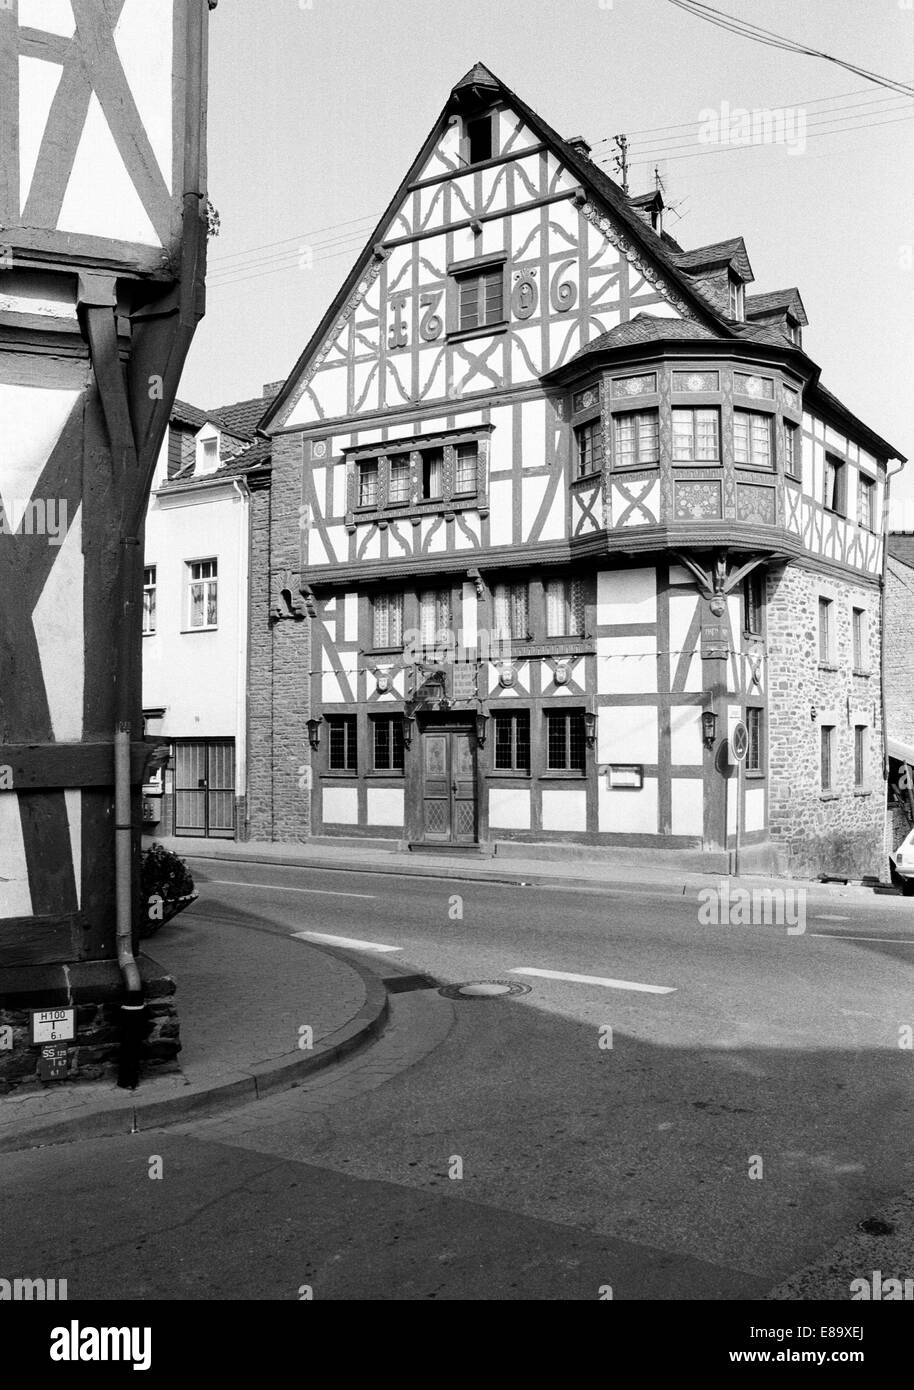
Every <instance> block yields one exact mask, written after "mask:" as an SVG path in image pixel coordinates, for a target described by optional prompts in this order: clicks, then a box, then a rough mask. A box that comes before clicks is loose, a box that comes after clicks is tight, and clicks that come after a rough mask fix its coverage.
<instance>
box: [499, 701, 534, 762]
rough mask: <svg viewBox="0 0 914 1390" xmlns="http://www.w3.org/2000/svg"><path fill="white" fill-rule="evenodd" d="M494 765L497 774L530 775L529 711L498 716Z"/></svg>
mask: <svg viewBox="0 0 914 1390" xmlns="http://www.w3.org/2000/svg"><path fill="white" fill-rule="evenodd" d="M494 764H495V770H496V772H515V773H521V774H524V773H529V771H530V712H529V710H519V711H518V712H517V713H516V714H496V716H495V752H494Z"/></svg>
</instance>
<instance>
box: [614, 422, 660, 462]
mask: <svg viewBox="0 0 914 1390" xmlns="http://www.w3.org/2000/svg"><path fill="white" fill-rule="evenodd" d="M613 424H614V428H615V459H614V460H613V462H614V465H615V467H616V468H636V467H639V466H642V465H644V464H650V463H656V462H657V461H658V459H659V458H660V416H659V414H658V412H657V411H656V410H626V411H625V412H624V413H622V414H620V415H615V416H614V417H613Z"/></svg>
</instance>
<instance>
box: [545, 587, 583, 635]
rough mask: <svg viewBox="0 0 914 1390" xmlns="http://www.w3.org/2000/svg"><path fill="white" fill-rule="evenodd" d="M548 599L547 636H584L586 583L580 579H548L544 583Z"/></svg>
mask: <svg viewBox="0 0 914 1390" xmlns="http://www.w3.org/2000/svg"><path fill="white" fill-rule="evenodd" d="M543 592H544V596H545V600H546V636H547V637H583V635H584V585H583V584H582V583H581V580H580V579H547V580H546V583H545V584H544V585H543Z"/></svg>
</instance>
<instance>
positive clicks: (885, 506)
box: [879, 459, 905, 880]
mask: <svg viewBox="0 0 914 1390" xmlns="http://www.w3.org/2000/svg"><path fill="white" fill-rule="evenodd" d="M904 466H905V460H904V459H902V461H901V463H900V464H899V466H898V467H897V468H896V469H895V470H894V471H892V472H890V471H889V468H888V465H886V472H885V488H884V490H883V497H882V592H881V593H880V595H879V700H880V706H881V709H882V780H883V782H884V784H885V786H886V792H885V796H884V798H883V808H882V852H883V854H884V855H885V857H886V858H888V856H889V855H890V854H891V853H892V848H893V846H892V845H891V844H890V842H889V796H888V780H889V745H888V738H889V726H888V720H887V716H886V706H885V596H886V589H887V587H888V584H887V581H888V573H889V497H890V494H891V490H892V479H893V478H895V477H897V476H898V474H899V473H900V472H901V470H902V469H903V468H904ZM879 877H880V880H881V879H882V874H881V872H880V875H879Z"/></svg>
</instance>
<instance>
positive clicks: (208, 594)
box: [187, 560, 219, 628]
mask: <svg viewBox="0 0 914 1390" xmlns="http://www.w3.org/2000/svg"><path fill="white" fill-rule="evenodd" d="M187 579H188V621H187V625H188V627H191V628H205V627H216V626H217V625H218V621H219V607H218V597H219V596H218V587H219V576H218V562H217V561H216V560H191V561H189V562H188V565H187Z"/></svg>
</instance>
